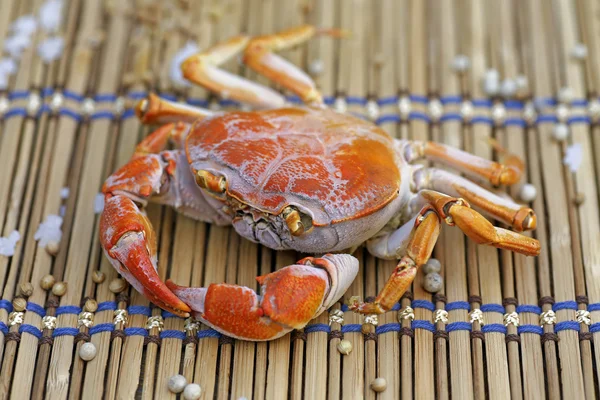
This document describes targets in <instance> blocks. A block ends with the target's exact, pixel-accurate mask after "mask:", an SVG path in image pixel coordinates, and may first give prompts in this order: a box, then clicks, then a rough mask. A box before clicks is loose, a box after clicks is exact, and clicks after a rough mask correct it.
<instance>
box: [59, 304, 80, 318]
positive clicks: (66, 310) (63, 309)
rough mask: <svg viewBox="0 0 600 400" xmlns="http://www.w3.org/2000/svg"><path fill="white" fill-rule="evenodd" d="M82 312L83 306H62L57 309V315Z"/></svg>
mask: <svg viewBox="0 0 600 400" xmlns="http://www.w3.org/2000/svg"><path fill="white" fill-rule="evenodd" d="M80 312H81V307H77V306H60V307H58V308H57V309H56V316H59V315H63V314H75V315H77V314H79V313H80Z"/></svg>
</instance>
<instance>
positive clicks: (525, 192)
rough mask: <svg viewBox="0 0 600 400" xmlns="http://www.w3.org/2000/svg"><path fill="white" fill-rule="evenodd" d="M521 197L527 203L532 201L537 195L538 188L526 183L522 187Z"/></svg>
mask: <svg viewBox="0 0 600 400" xmlns="http://www.w3.org/2000/svg"><path fill="white" fill-rule="evenodd" d="M519 197H520V198H521V200H523V201H524V202H526V203H531V202H532V201H533V200H535V198H536V197H537V189H536V187H535V186H533V185H532V184H531V183H526V184H525V185H523V187H522V188H521V192H520V193H519Z"/></svg>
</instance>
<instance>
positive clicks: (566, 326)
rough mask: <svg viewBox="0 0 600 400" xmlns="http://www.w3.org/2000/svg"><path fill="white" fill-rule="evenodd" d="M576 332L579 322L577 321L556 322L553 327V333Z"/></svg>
mask: <svg viewBox="0 0 600 400" xmlns="http://www.w3.org/2000/svg"><path fill="white" fill-rule="evenodd" d="M567 330H569V331H577V332H579V322H577V321H562V322H557V323H556V325H554V332H556V333H558V332H560V331H567Z"/></svg>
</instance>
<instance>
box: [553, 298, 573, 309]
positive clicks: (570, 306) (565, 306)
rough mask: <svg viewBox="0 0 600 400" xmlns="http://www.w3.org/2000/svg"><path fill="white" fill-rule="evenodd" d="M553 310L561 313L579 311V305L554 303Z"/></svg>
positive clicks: (562, 302)
mask: <svg viewBox="0 0 600 400" xmlns="http://www.w3.org/2000/svg"><path fill="white" fill-rule="evenodd" d="M552 310H554V311H560V310H577V303H576V302H574V301H572V300H571V301H559V302H558V303H554V305H553V306H552Z"/></svg>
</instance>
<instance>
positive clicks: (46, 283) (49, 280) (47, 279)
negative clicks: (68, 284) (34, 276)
mask: <svg viewBox="0 0 600 400" xmlns="http://www.w3.org/2000/svg"><path fill="white" fill-rule="evenodd" d="M54 282H56V280H55V279H54V277H53V276H52V275H46V276H44V277H43V278H42V280H41V281H40V286H41V287H42V289H44V290H50V289H52V286H54Z"/></svg>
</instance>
